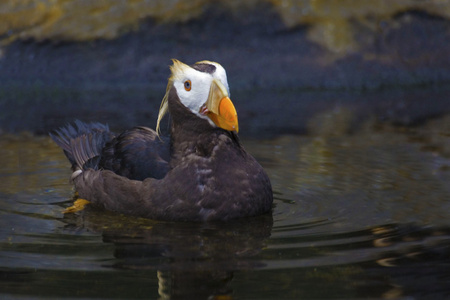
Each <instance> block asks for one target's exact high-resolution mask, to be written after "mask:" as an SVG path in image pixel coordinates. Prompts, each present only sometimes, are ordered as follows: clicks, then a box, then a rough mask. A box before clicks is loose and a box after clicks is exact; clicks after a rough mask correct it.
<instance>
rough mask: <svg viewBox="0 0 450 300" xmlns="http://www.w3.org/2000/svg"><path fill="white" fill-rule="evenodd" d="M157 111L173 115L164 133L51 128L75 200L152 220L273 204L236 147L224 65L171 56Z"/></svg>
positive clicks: (241, 212) (266, 185) (217, 215)
mask: <svg viewBox="0 0 450 300" xmlns="http://www.w3.org/2000/svg"><path fill="white" fill-rule="evenodd" d="M171 71H172V75H171V77H170V78H169V83H168V85H167V91H166V95H165V96H164V99H163V102H162V104H161V108H160V111H159V116H158V124H157V131H158V129H159V124H160V121H161V119H162V117H163V116H164V115H165V114H166V113H167V112H169V113H170V115H171V117H172V122H171V127H170V139H167V138H159V136H158V134H157V132H156V131H154V130H152V129H149V128H146V127H135V128H132V129H130V130H127V131H125V132H123V133H122V134H120V135H118V136H116V137H114V135H113V134H112V133H111V132H110V131H109V129H108V127H107V126H105V125H101V124H97V123H93V124H85V123H82V122H80V121H78V122H76V125H75V126H67V127H66V128H62V129H60V130H58V131H56V132H55V133H54V134H51V136H52V138H53V139H54V140H55V142H56V143H57V144H58V145H59V146H61V147H62V148H63V149H64V153H65V154H66V156H67V158H68V159H69V160H70V162H71V163H72V169H73V171H74V173H73V174H72V179H73V182H74V184H75V187H76V190H77V191H78V193H79V195H80V197H81V198H84V199H87V200H89V201H90V202H91V203H93V204H94V205H96V206H100V207H103V208H106V209H108V210H112V211H116V212H120V213H125V214H128V215H134V216H140V217H146V218H152V219H159V220H195V221H201V220H229V219H234V218H239V217H246V216H255V215H260V214H262V213H265V212H268V211H270V210H271V207H272V201H273V196H272V188H271V184H270V181H269V178H268V176H267V174H266V173H265V171H264V170H263V168H262V167H261V166H260V165H259V164H258V162H257V161H256V160H255V159H254V158H253V157H252V156H251V155H250V154H248V153H247V152H246V151H245V150H244V148H243V147H242V145H241V143H240V141H239V139H238V136H237V132H238V129H239V127H238V120H237V114H236V110H235V108H234V105H233V103H232V102H231V100H230V98H229V88H228V82H227V76H226V72H225V69H224V68H223V67H222V66H221V65H219V64H218V63H214V62H209V61H201V62H198V63H196V64H194V65H192V66H188V65H185V64H183V63H181V62H179V61H177V60H174V61H173V66H172V67H171Z"/></svg>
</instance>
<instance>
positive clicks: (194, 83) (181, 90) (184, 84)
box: [172, 61, 229, 118]
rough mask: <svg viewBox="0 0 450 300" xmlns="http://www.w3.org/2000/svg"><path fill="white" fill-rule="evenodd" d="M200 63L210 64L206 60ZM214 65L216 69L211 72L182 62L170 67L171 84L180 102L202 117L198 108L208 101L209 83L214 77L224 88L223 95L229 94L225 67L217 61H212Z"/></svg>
mask: <svg viewBox="0 0 450 300" xmlns="http://www.w3.org/2000/svg"><path fill="white" fill-rule="evenodd" d="M201 63H206V64H212V63H210V62H206V61H203V62H201ZM197 64H198V63H197ZM214 66H215V67H216V70H215V72H214V73H213V74H209V73H205V72H201V71H198V70H196V69H194V68H192V67H190V66H188V65H185V64H183V63H178V64H177V63H174V66H173V67H172V79H173V85H174V87H175V89H176V90H177V95H178V97H179V98H180V101H181V103H183V104H184V106H186V107H187V108H189V109H190V110H191V111H192V112H193V113H194V114H196V115H198V116H200V117H202V118H204V117H206V116H205V115H204V114H201V113H200V109H201V107H202V106H203V105H205V103H206V102H207V101H208V97H209V93H210V89H211V84H212V82H213V80H214V79H215V80H216V81H218V82H219V83H221V84H222V85H223V87H224V88H225V90H226V93H227V95H223V96H224V97H228V95H229V88H228V81H227V74H226V72H225V69H224V68H223V67H222V66H221V65H219V64H218V63H214Z"/></svg>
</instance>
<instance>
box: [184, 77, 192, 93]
mask: <svg viewBox="0 0 450 300" xmlns="http://www.w3.org/2000/svg"><path fill="white" fill-rule="evenodd" d="M191 88H192V84H191V81H190V80H186V81H185V82H184V89H185V90H186V91H188V92H189V91H190V90H191Z"/></svg>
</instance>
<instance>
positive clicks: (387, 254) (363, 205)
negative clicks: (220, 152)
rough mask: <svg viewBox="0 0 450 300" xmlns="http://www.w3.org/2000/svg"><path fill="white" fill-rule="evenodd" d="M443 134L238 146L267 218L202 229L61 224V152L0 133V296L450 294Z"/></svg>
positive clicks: (415, 131) (100, 217)
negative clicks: (258, 184) (268, 200)
mask: <svg viewBox="0 0 450 300" xmlns="http://www.w3.org/2000/svg"><path fill="white" fill-rule="evenodd" d="M443 124H444V125H445V126H448V124H449V122H448V118H447V120H445V119H444V120H441V122H437V123H436V124H435V125H434V126H429V125H423V126H421V127H420V128H409V129H406V130H401V129H393V128H390V127H387V128H386V127H378V128H377V127H376V126H373V124H372V125H370V124H369V125H367V126H362V127H361V129H360V130H359V131H358V132H354V133H352V134H327V132H326V130H325V131H320V132H317V133H315V134H311V135H310V136H280V137H277V138H274V139H270V140H251V139H245V140H244V141H243V143H244V145H245V146H246V148H247V150H248V151H249V152H251V153H252V154H254V155H255V157H256V158H257V159H258V160H259V161H260V162H261V164H262V165H263V166H264V167H265V168H266V170H267V172H268V173H269V176H270V178H271V180H272V184H273V189H274V193H275V203H274V209H273V214H272V215H265V216H261V217H256V218H250V219H244V220H236V221H233V222H228V223H200V224H197V223H167V222H155V221H151V220H144V219H135V218H129V217H125V216H121V215H116V214H113V213H108V212H103V211H97V210H94V209H93V208H89V207H88V208H87V209H85V210H84V211H82V212H78V213H75V214H64V213H63V211H64V208H66V207H68V206H70V205H71V203H72V201H73V197H74V192H73V189H72V186H71V184H70V183H69V182H68V178H69V177H70V171H69V169H68V163H67V162H66V159H65V157H64V156H63V154H62V153H61V151H60V150H59V149H58V148H57V147H56V146H55V145H54V144H53V143H52V142H51V141H50V139H49V138H47V137H42V136H37V137H36V136H28V135H26V134H25V135H20V136H1V137H0V162H1V163H0V298H2V299H13V298H14V299H17V298H18V299H25V298H26V299H29V298H32V299H38V298H39V299H40V298H54V299H60V298H71V299H99V298H101V299H106V298H121V299H123V298H126V299H137V298H146V299H169V298H170V299H311V298H321V299H323V298H330V299H361V298H386V299H422V298H429V299H443V298H449V297H450V268H449V267H450V198H449V196H450V184H449V183H450V171H449V169H450V159H449V156H448V154H449V152H450V147H449V138H450V135H449V134H448V133H449V131H447V130H448V128H450V127H445V126H443ZM330 132H333V131H330Z"/></svg>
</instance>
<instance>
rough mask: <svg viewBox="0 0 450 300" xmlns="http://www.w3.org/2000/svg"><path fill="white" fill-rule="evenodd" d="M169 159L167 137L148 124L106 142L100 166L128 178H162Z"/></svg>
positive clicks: (167, 169) (166, 170)
mask: <svg viewBox="0 0 450 300" xmlns="http://www.w3.org/2000/svg"><path fill="white" fill-rule="evenodd" d="M169 160H170V140H169V138H167V137H164V138H160V137H159V136H158V135H157V134H156V132H155V131H154V130H152V129H150V128H147V127H135V128H132V129H129V130H127V131H125V132H123V133H122V134H120V135H119V136H117V137H116V138H114V139H113V140H111V141H110V142H109V143H107V144H106V146H105V147H104V148H103V151H102V154H101V160H100V162H99V166H100V167H101V168H103V169H105V170H111V171H113V172H114V173H116V174H118V175H121V176H124V177H127V178H129V179H134V180H144V179H145V178H149V177H151V178H156V179H161V178H163V177H164V176H165V175H166V174H167V172H168V171H169Z"/></svg>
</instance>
